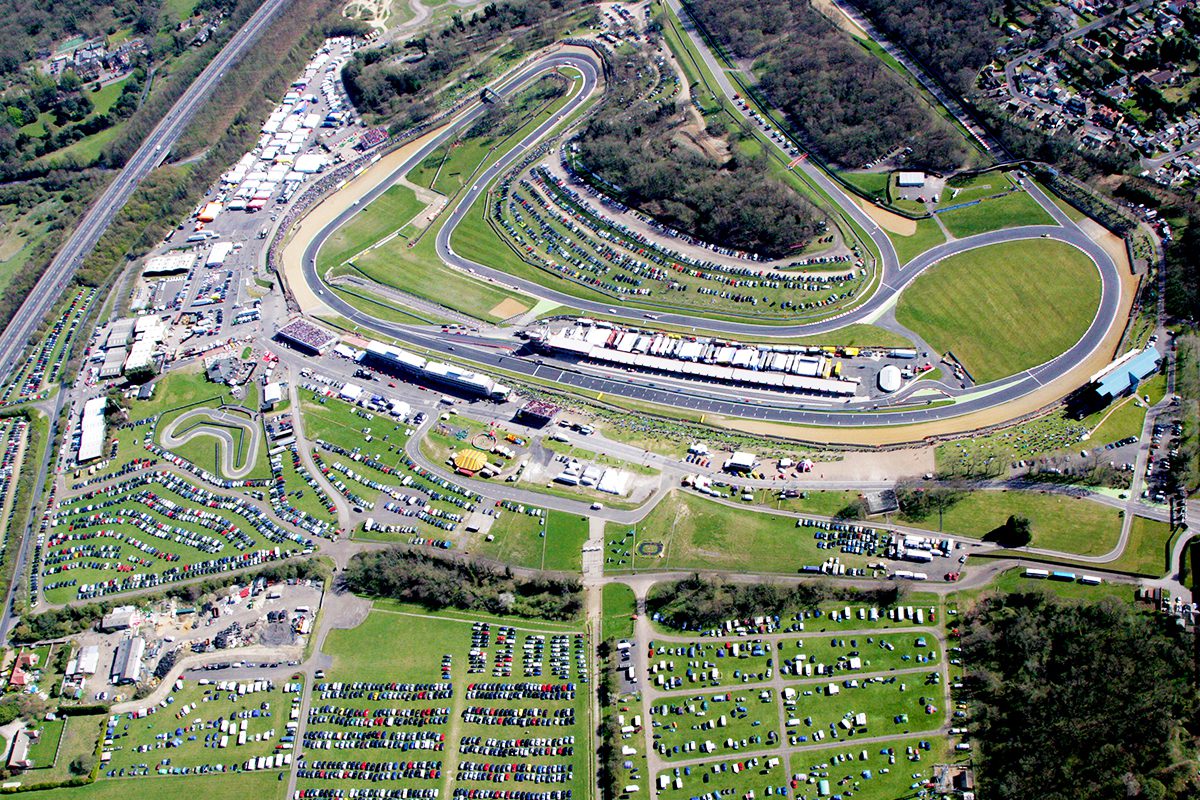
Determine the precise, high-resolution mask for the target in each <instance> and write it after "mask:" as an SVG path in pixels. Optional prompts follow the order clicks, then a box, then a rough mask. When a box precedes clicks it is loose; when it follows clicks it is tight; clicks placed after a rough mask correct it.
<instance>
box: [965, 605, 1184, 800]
mask: <svg viewBox="0 0 1200 800" xmlns="http://www.w3.org/2000/svg"><path fill="white" fill-rule="evenodd" d="M965 622H966V624H965V628H964V631H963V638H962V647H963V651H964V658H965V662H966V664H967V665H968V672H967V674H966V676H965V680H964V683H965V687H966V695H967V699H968V700H969V701H970V705H971V710H970V730H971V734H972V737H973V738H974V739H975V741H976V742H977V746H978V749H979V754H980V760H979V762H978V765H979V769H978V785H979V788H980V790H981V791H980V796H981V797H988V798H993V800H1018V799H1019V800H1025V798H1031V797H1037V798H1040V800H1123V799H1124V798H1145V799H1146V800H1163V799H1164V798H1181V799H1182V798H1193V797H1196V796H1197V793H1198V792H1200V782H1198V781H1197V777H1196V768H1195V759H1196V734H1197V727H1196V725H1197V723H1196V712H1197V708H1198V705H1197V699H1198V698H1197V693H1196V662H1195V642H1194V639H1193V635H1192V634H1190V633H1187V632H1185V631H1183V630H1182V629H1181V628H1179V627H1177V626H1176V625H1174V623H1173V622H1172V620H1170V619H1169V618H1167V617H1165V616H1162V615H1157V614H1148V613H1144V612H1142V611H1139V610H1137V609H1135V608H1133V607H1132V606H1130V605H1128V604H1126V603H1122V602H1121V601H1119V600H1117V599H1115V598H1107V599H1105V600H1103V601H1101V602H1095V603H1070V602H1067V601H1064V600H1060V599H1056V598H1053V597H1052V596H1051V595H1050V594H1049V593H1048V592H1031V593H1016V594H1008V595H1000V594H997V595H994V596H991V597H985V598H984V599H983V600H981V601H980V602H979V603H978V605H977V606H976V607H975V608H974V609H973V610H972V611H971V612H970V613H969V614H968V615H967V616H966V619H965Z"/></svg>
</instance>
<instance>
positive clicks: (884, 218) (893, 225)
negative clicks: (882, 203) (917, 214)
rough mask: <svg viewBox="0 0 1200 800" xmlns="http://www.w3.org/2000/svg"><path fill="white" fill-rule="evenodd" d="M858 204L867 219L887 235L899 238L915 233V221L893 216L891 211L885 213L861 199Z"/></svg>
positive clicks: (896, 215)
mask: <svg viewBox="0 0 1200 800" xmlns="http://www.w3.org/2000/svg"><path fill="white" fill-rule="evenodd" d="M858 204H859V205H860V206H862V210H863V211H865V212H867V216H868V217H870V218H871V219H873V220H875V224H877V225H878V226H879V227H881V228H883V229H884V230H885V231H888V232H889V233H895V234H899V235H900V236H912V235H913V234H914V233H916V232H917V221H916V220H913V219H909V218H908V217H902V216H900V215H899V214H893V213H892V212H891V211H886V210H884V209H882V208H880V207H879V206H877V205H875V204H874V203H872V202H871V201H869V200H864V199H863V198H861V197H860V198H858Z"/></svg>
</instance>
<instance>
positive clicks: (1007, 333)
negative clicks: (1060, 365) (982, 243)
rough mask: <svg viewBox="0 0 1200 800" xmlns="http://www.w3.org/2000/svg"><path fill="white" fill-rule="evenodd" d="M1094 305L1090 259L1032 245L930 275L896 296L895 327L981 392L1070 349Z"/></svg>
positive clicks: (959, 258) (1096, 287)
mask: <svg viewBox="0 0 1200 800" xmlns="http://www.w3.org/2000/svg"><path fill="white" fill-rule="evenodd" d="M1099 302H1100V276H1099V273H1097V271H1096V269H1095V265H1094V264H1093V263H1092V261H1091V259H1089V258H1088V257H1087V256H1086V255H1084V254H1083V253H1082V252H1081V251H1079V250H1076V249H1075V248H1074V247H1071V246H1070V245H1067V244H1063V243H1061V242H1057V241H1044V240H1040V239H1034V240H1024V241H1018V242H1005V243H1002V244H995V245H989V246H987V247H982V248H978V249H975V250H971V251H968V252H965V253H960V254H958V255H955V256H951V257H950V258H948V259H946V260H945V261H943V262H941V263H940V264H938V265H936V266H934V267H932V268H931V269H930V270H929V271H927V272H926V273H924V274H923V275H921V276H920V277H919V278H917V279H916V281H914V282H913V283H912V284H911V285H910V286H909V287H908V288H907V289H906V290H905V291H904V293H903V294H901V296H900V301H899V303H898V305H897V306H896V319H897V320H899V322H900V323H901V324H902V325H905V326H906V327H909V328H911V329H912V330H913V331H914V332H916V333H917V334H919V335H920V336H922V337H923V338H924V339H925V340H926V341H928V342H929V344H930V345H931V346H933V347H934V348H935V349H936V350H937V351H938V352H939V353H945V352H947V351H952V352H953V353H954V355H955V356H956V357H957V358H958V359H959V360H960V361H961V362H962V363H963V364H964V365H965V366H966V368H967V370H968V371H969V372H970V373H971V375H972V377H974V379H975V382H976V383H980V384H982V383H987V382H989V381H993V380H996V379H998V378H1003V377H1005V376H1007V375H1013V374H1015V373H1017V372H1020V371H1021V370H1025V369H1029V368H1030V367H1035V366H1037V365H1039V364H1042V363H1044V362H1046V361H1049V360H1050V359H1052V358H1054V357H1055V356H1057V355H1059V354H1060V353H1062V352H1064V351H1066V350H1067V349H1069V348H1070V347H1071V346H1072V345H1073V344H1075V343H1076V342H1077V341H1079V339H1080V337H1082V336H1083V333H1084V331H1086V330H1087V328H1088V325H1090V324H1091V321H1092V318H1093V317H1094V316H1095V313H1096V308H1097V306H1098V305H1099ZM1030 331H1037V334H1038V335H1036V336H1031V335H1029V334H1030Z"/></svg>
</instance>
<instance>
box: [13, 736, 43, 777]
mask: <svg viewBox="0 0 1200 800" xmlns="http://www.w3.org/2000/svg"><path fill="white" fill-rule="evenodd" d="M39 735H40V734H39V732H38V731H25V730H23V731H19V732H18V733H17V737H16V738H15V739H14V740H13V746H12V753H11V754H10V755H9V757H8V768H9V769H30V768H31V767H33V765H34V764H33V762H32V761H30V760H29V746H30V745H31V744H33V743H34V742H36V741H37V740H38V737H39Z"/></svg>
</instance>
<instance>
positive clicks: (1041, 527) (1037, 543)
mask: <svg viewBox="0 0 1200 800" xmlns="http://www.w3.org/2000/svg"><path fill="white" fill-rule="evenodd" d="M1013 514H1015V515H1017V516H1019V517H1027V518H1028V519H1029V521H1030V522H1031V523H1032V525H1033V542H1032V543H1031V546H1032V547H1037V548H1041V549H1046V550H1058V551H1061V552H1064V553H1072V554H1075V555H1082V556H1098V555H1103V554H1104V553H1107V552H1109V551H1110V550H1112V548H1113V547H1114V546H1115V545H1116V543H1117V539H1118V538H1119V537H1120V535H1121V512H1120V511H1118V510H1117V509H1115V508H1113V507H1111V506H1107V505H1103V504H1101V503H1097V502H1094V501H1091V500H1086V499H1084V498H1079V497H1069V496H1067V495H1063V494H1051V493H1040V492H1016V491H1013V492H1010V491H977V492H968V493H966V494H965V495H963V496H962V498H961V499H959V501H958V502H956V503H955V504H954V505H952V506H951V507H950V508H949V509H947V510H946V511H945V512H944V513H943V514H942V517H941V527H940V529H939V527H938V517H937V514H932V515H930V516H929V517H928V518H926V519H923V520H916V521H914V520H907V519H904V518H903V517H900V518H899V520H898V521H899V522H901V523H902V524H904V525H908V526H910V527H914V528H925V529H928V530H935V531H936V530H941V531H942V532H944V533H946V534H947V535H955V534H957V535H960V536H969V537H971V538H973V539H982V538H983V537H985V536H987V535H988V534H989V533H991V532H992V531H994V530H996V529H997V528H999V527H1000V526H1001V525H1003V524H1004V522H1005V521H1006V520H1007V519H1008V518H1009V516H1010V515H1013Z"/></svg>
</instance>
